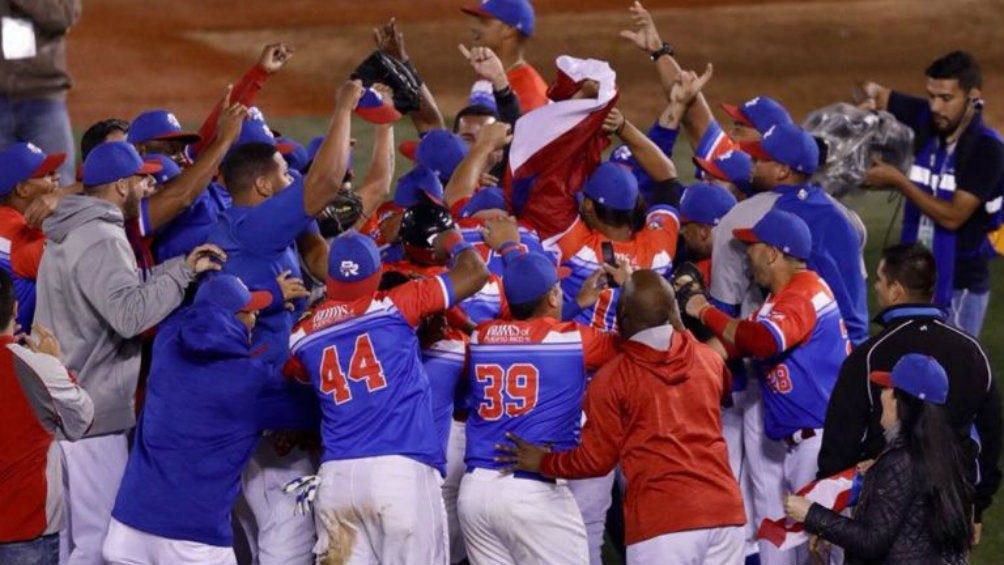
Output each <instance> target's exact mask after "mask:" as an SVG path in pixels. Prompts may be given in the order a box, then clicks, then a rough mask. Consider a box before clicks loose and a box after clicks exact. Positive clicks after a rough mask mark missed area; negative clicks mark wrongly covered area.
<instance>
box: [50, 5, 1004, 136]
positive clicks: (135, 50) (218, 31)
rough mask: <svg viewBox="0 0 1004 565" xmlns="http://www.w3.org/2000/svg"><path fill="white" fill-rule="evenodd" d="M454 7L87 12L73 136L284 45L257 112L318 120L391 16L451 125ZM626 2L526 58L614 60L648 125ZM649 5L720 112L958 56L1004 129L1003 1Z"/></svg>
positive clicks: (648, 92) (810, 104) (567, 9)
mask: <svg viewBox="0 0 1004 565" xmlns="http://www.w3.org/2000/svg"><path fill="white" fill-rule="evenodd" d="M461 1H462V0H412V1H410V2H403V1H400V0H370V1H362V2H360V1H358V0H355V1H347V0H282V1H276V0H175V1H174V2H170V3H163V4H161V3H158V5H157V6H158V7H157V8H156V9H155V8H153V7H151V3H149V2H136V1H135V0H88V2H86V4H85V8H84V17H83V20H82V21H81V23H80V25H79V26H78V27H76V28H74V30H73V32H72V34H71V39H70V68H71V71H72V73H73V76H74V79H75V84H76V86H75V88H74V90H73V91H72V93H71V97H70V109H71V114H72V116H73V120H74V123H75V125H76V126H77V127H84V126H86V124H88V123H90V122H92V121H94V120H96V119H100V118H104V117H108V116H112V115H115V116H119V117H124V118H131V117H132V116H134V115H136V114H137V113H138V112H140V111H142V110H143V109H148V108H153V107H168V108H171V109H173V110H175V111H176V112H177V113H178V114H179V116H180V117H181V118H182V119H183V120H188V121H195V120H198V119H200V118H201V117H202V116H203V115H204V114H205V112H206V111H207V109H208V108H209V106H210V105H211V104H212V103H214V102H215V101H216V100H217V98H218V97H219V96H221V95H222V92H223V89H224V87H225V86H226V84H227V83H228V82H233V81H234V80H236V78H237V77H238V76H239V75H240V73H241V72H242V71H243V70H244V69H245V68H247V66H248V65H250V64H251V62H252V61H253V60H254V58H255V57H256V55H257V53H258V51H259V48H260V45H262V44H264V43H265V42H270V41H274V40H283V41H287V42H290V43H292V44H294V45H295V46H296V47H297V49H298V51H297V53H296V56H295V59H294V60H293V61H292V62H291V64H290V66H289V67H288V70H284V71H283V73H282V74H281V76H278V77H276V78H275V79H274V80H273V81H271V82H270V83H269V85H268V87H267V88H266V90H265V92H263V94H262V96H261V97H260V99H259V101H260V105H261V106H262V108H263V109H264V110H265V111H266V113H268V114H270V115H281V116H312V115H322V114H325V113H327V112H328V111H329V110H330V108H331V101H332V92H333V89H334V86H335V85H336V84H337V82H338V81H339V80H341V77H344V76H345V75H346V73H347V72H348V71H349V70H350V69H351V68H352V67H353V66H354V64H355V63H356V62H357V61H359V60H360V59H361V58H362V57H363V56H365V54H366V53H368V52H369V51H370V50H372V41H371V32H370V28H371V26H372V24H374V23H376V22H378V21H380V20H382V19H384V18H386V17H388V16H390V15H395V16H397V17H398V18H399V20H401V21H402V22H403V24H402V28H403V30H404V31H405V33H406V38H407V48H408V51H409V53H410V54H411V56H412V58H413V59H414V60H415V61H416V63H417V65H418V67H419V69H420V70H421V71H422V73H423V75H425V77H426V79H427V80H428V81H429V83H430V84H431V86H432V87H433V89H434V91H435V92H436V94H437V96H438V98H439V100H440V103H441V106H442V107H443V109H444V112H446V113H451V112H453V111H456V110H457V109H458V108H459V107H460V106H461V105H462V102H463V99H464V98H465V96H466V89H467V87H468V86H469V84H470V81H471V79H472V75H471V73H470V71H469V69H468V68H467V67H466V64H465V62H464V61H463V60H461V59H460V57H459V56H458V55H457V50H456V44H457V43H458V42H460V41H464V40H466V39H467V35H468V32H467V29H466V23H465V20H464V17H463V16H462V15H461V14H460V13H459V12H458V11H457V10H456V6H457V5H458V4H459V3H460V2H461ZM628 4H629V2H627V1H626V0H616V1H615V0H546V1H545V0H540V1H538V2H537V6H538V12H539V13H540V17H539V18H538V31H537V34H536V36H535V38H534V39H533V41H532V43H531V45H530V49H529V59H530V60H531V61H532V62H534V63H535V64H536V65H537V66H538V68H540V69H541V70H542V71H543V73H544V74H545V77H549V76H551V75H552V74H553V60H554V58H555V57H556V56H557V55H560V54H565V53H568V54H572V55H576V56H581V57H587V56H588V57H596V58H602V59H606V60H608V61H610V62H611V64H612V65H613V66H614V68H615V69H616V70H617V71H618V73H619V80H618V82H619V84H620V86H621V89H622V92H623V97H622V100H624V102H623V106H624V107H625V109H626V110H627V112H628V114H629V115H630V116H632V117H634V118H635V119H637V120H639V121H648V120H649V119H651V118H652V117H653V116H654V114H655V112H656V111H657V110H658V109H659V107H660V106H661V102H660V99H659V96H658V90H657V88H656V83H655V81H654V80H653V77H652V76H651V75H650V70H651V64H650V63H649V61H648V60H647V59H646V58H645V57H644V56H643V55H642V54H641V53H640V52H639V51H637V50H636V49H635V48H634V47H633V46H630V45H628V44H627V43H626V42H624V41H623V40H621V39H620V38H618V37H617V32H618V31H619V30H620V29H623V27H624V26H626V25H627V24H628V23H629V22H628V19H627V16H626V11H625V10H624V9H623V8H624V7H625V6H627V5H628ZM649 7H650V8H651V9H652V10H653V12H654V14H655V15H656V18H657V23H658V24H659V27H660V29H661V30H662V32H663V34H664V36H665V38H666V39H667V40H668V41H670V42H672V43H674V44H675V45H676V46H677V48H678V51H679V52H680V59H681V61H682V62H683V64H685V65H687V66H692V67H694V68H698V69H700V68H703V67H704V64H705V63H706V62H708V61H711V62H713V63H714V64H715V79H714V80H713V81H712V83H711V85H709V88H708V93H709V95H710V97H711V99H712V100H715V101H722V100H733V101H735V100H742V99H745V98H748V97H751V96H753V95H756V94H759V93H765V94H769V95H772V96H775V97H777V98H779V99H780V100H782V101H783V102H784V103H785V104H786V105H787V106H788V107H789V108H790V109H791V110H792V111H793V113H794V114H796V115H798V116H801V115H804V113H805V112H807V111H808V110H810V109H812V108H815V107H819V106H822V105H825V104H826V103H829V102H831V101H834V100H837V99H840V98H844V97H846V96H847V93H848V91H849V86H850V85H851V84H852V82H853V81H854V80H855V79H858V78H862V77H870V78H874V79H875V80H878V81H880V82H883V83H885V84H889V85H892V86H894V87H898V88H902V89H907V90H915V91H916V90H918V89H919V88H920V87H921V86H922V70H923V68H924V66H925V64H926V63H927V62H929V61H930V60H931V59H932V58H934V57H936V56H937V55H939V54H941V53H943V52H946V51H948V50H950V49H954V48H964V49H969V50H972V51H973V52H974V53H976V54H977V56H978V57H979V58H980V60H982V61H983V62H984V70H985V73H986V84H987V92H986V98H987V101H988V104H987V114H988V116H989V117H990V120H991V122H992V123H994V124H995V125H998V126H1001V125H1004V108H1002V107H1001V106H1002V104H1004V96H1002V95H1001V92H1002V85H1004V65H1001V64H1000V63H1001V61H1002V60H1004V32H1002V31H1001V27H1000V23H1001V22H1002V21H1004V18H1002V15H1004V0H979V1H978V0H953V1H951V2H934V1H930V0H873V1H837V2H804V1H803V2H791V3H781V2H742V3H738V4H736V3H735V2H733V3H732V4H729V3H727V2H721V1H719V2H714V1H711V2H708V1H701V0H685V1H677V2H665V1H663V2H657V1H651V2H649Z"/></svg>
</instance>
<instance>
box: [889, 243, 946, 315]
mask: <svg viewBox="0 0 1004 565" xmlns="http://www.w3.org/2000/svg"><path fill="white" fill-rule="evenodd" d="M882 263H883V264H882V272H883V274H885V277H886V278H887V279H889V281H890V282H897V283H899V284H900V285H902V286H903V288H905V289H906V290H907V292H909V293H910V295H911V296H913V297H914V298H916V299H917V300H919V301H921V302H930V301H931V299H932V298H934V285H935V283H936V282H937V278H938V268H937V266H936V264H935V262H934V254H932V253H931V251H930V250H928V249H927V248H926V247H924V246H923V245H920V244H918V243H912V244H911V243H898V244H896V245H891V246H889V247H886V248H885V249H883V250H882Z"/></svg>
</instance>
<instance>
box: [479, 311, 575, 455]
mask: <svg viewBox="0 0 1004 565" xmlns="http://www.w3.org/2000/svg"><path fill="white" fill-rule="evenodd" d="M585 372H586V365H585V357H584V354H583V336H582V334H581V332H580V326H579V325H578V324H575V323H570V322H566V323H562V322H559V321H557V320H554V319H551V318H537V319H531V320H522V321H520V320H494V321H490V322H485V323H483V324H480V325H479V326H478V327H477V329H476V330H475V331H474V333H473V334H472V336H471V344H470V367H469V369H468V379H469V381H470V387H471V405H470V409H471V413H470V416H469V417H468V420H467V457H466V463H467V467H468V469H471V468H483V469H500V468H502V467H503V466H504V465H502V464H499V463H496V462H495V460H494V459H495V457H496V456H497V454H498V453H497V451H496V449H495V445H496V444H498V443H501V442H504V441H505V434H506V433H507V432H511V433H514V434H516V435H518V436H520V437H521V438H523V439H525V440H527V441H529V442H531V443H535V444H546V445H551V446H552V448H553V449H554V450H556V451H563V450H567V449H571V448H573V447H575V444H576V442H577V440H578V427H579V419H580V414H581V403H582V395H583V392H584V391H585V386H586V376H585Z"/></svg>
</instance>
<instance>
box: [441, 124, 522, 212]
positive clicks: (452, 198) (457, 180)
mask: <svg viewBox="0 0 1004 565" xmlns="http://www.w3.org/2000/svg"><path fill="white" fill-rule="evenodd" d="M511 129H512V128H510V127H509V124H507V123H505V122H495V123H492V124H487V125H485V126H484V127H482V128H481V131H479V132H478V138H477V140H475V141H474V146H473V147H471V150H470V152H469V153H468V154H467V157H464V160H463V161H461V162H460V164H459V165H457V169H456V170H455V171H453V176H451V177H450V182H449V183H447V185H446V189H445V193H444V197H445V198H446V205H447V206H448V207H450V208H451V209H452V207H453V205H454V204H456V203H457V202H459V201H461V200H463V199H464V198H467V197H469V196H471V195H472V194H474V191H475V190H476V189H477V187H478V181H479V179H480V178H481V173H483V172H484V171H485V167H486V166H487V164H488V163H489V160H490V158H491V155H492V153H494V152H495V151H496V150H498V149H501V148H503V147H505V146H506V145H508V143H509V142H510V141H512V135H511V133H510V132H511Z"/></svg>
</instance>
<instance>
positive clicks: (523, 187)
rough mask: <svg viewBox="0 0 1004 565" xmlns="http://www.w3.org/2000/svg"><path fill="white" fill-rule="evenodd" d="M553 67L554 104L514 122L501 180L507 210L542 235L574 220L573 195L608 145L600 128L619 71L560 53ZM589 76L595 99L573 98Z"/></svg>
mask: <svg viewBox="0 0 1004 565" xmlns="http://www.w3.org/2000/svg"><path fill="white" fill-rule="evenodd" d="M557 65H558V78H557V80H556V81H555V83H554V84H553V85H551V88H550V89H548V97H549V98H550V99H551V100H552V101H553V102H552V103H551V104H547V105H545V106H541V107H540V108H537V109H536V110H533V111H532V112H529V113H527V114H525V115H523V117H521V118H520V119H519V120H518V121H517V122H516V127H515V129H514V131H513V140H512V145H511V146H510V149H509V167H508V169H507V170H506V178H505V183H504V184H505V189H506V191H505V192H506V198H507V200H508V201H509V209H510V210H513V211H514V212H515V213H516V215H517V217H519V219H520V222H521V223H522V224H523V225H524V226H526V227H529V228H531V229H533V230H536V231H537V233H538V234H539V235H540V237H541V239H545V238H547V237H550V236H552V235H555V234H557V233H561V232H563V231H565V229H567V228H568V226H570V225H571V224H572V222H573V221H574V220H575V217H576V216H577V214H578V206H577V203H576V200H575V194H576V193H577V192H578V191H579V190H580V189H581V188H582V184H583V183H584V182H585V180H586V179H587V178H588V177H589V175H590V174H592V172H593V171H594V170H595V169H596V167H597V166H599V164H600V160H601V157H602V152H603V150H604V149H606V148H607V146H608V145H610V138H609V137H608V136H607V135H605V134H604V133H603V132H602V131H601V127H602V125H603V120H604V119H605V118H606V117H607V114H609V113H610V110H611V109H612V108H613V107H614V105H615V104H616V103H617V84H616V82H617V74H616V73H615V72H614V70H613V69H611V68H610V65H609V64H608V63H606V62H605V61H598V60H595V59H576V58H574V57H568V56H562V57H558V60H557ZM587 80H592V81H596V82H597V83H598V84H599V93H598V95H597V97H596V98H584V99H571V97H572V96H573V95H574V94H575V93H576V92H578V91H579V89H580V88H581V87H582V85H583V83H584V82H585V81H587Z"/></svg>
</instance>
